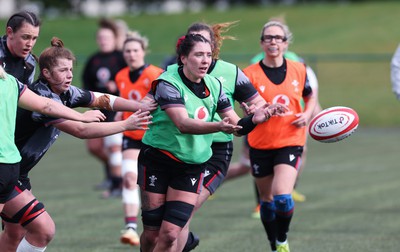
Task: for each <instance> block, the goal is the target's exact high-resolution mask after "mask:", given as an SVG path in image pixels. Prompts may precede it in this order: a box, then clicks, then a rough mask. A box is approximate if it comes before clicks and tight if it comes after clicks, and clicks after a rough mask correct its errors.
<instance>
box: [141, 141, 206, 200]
mask: <svg viewBox="0 0 400 252" xmlns="http://www.w3.org/2000/svg"><path fill="white" fill-rule="evenodd" d="M204 167H205V164H204V163H203V164H187V163H184V162H180V161H177V160H174V159H173V158H171V157H169V156H168V155H167V154H164V153H163V152H161V151H160V150H158V149H156V148H153V147H151V146H148V145H145V144H143V148H142V149H141V150H140V153H139V158H138V182H137V183H138V185H139V186H140V188H141V189H142V190H144V191H147V192H153V193H161V194H166V193H167V190H168V187H171V188H173V189H176V190H180V191H186V192H193V193H200V191H201V187H202V183H203V175H204V173H203V172H204Z"/></svg>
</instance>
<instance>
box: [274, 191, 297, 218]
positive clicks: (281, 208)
mask: <svg viewBox="0 0 400 252" xmlns="http://www.w3.org/2000/svg"><path fill="white" fill-rule="evenodd" d="M274 202H275V206H276V213H277V214H279V215H281V216H288V217H289V216H291V215H292V214H293V210H294V201H293V198H292V195H291V194H281V195H275V196H274Z"/></svg>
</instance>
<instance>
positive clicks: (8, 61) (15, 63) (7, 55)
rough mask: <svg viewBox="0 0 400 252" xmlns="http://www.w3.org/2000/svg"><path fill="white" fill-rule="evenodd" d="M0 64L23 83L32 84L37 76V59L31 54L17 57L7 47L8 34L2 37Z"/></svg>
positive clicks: (0, 39)
mask: <svg viewBox="0 0 400 252" xmlns="http://www.w3.org/2000/svg"><path fill="white" fill-rule="evenodd" d="M0 64H1V66H2V67H3V68H4V70H5V71H6V72H7V73H8V74H11V75H12V76H14V77H15V78H17V79H18V80H19V81H20V82H22V83H23V84H27V85H29V84H31V83H32V82H33V80H34V76H35V67H36V59H35V57H34V56H33V54H29V55H28V56H27V57H26V58H25V59H23V58H19V57H15V56H13V55H12V54H11V52H10V50H9V49H8V47H7V36H6V35H4V36H3V37H1V38H0Z"/></svg>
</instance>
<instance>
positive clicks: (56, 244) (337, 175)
mask: <svg viewBox="0 0 400 252" xmlns="http://www.w3.org/2000/svg"><path fill="white" fill-rule="evenodd" d="M399 141H400V135H399V133H398V130H397V129H384V130H383V129H372V128H361V129H359V130H358V131H357V132H356V133H355V134H354V135H352V136H351V137H350V138H348V139H345V140H343V141H342V142H339V143H332V144H322V143H318V142H316V141H314V140H310V142H309V143H310V145H309V148H310V152H309V157H308V165H307V167H306V169H305V171H304V173H303V175H302V177H301V181H300V184H299V187H298V189H299V190H300V191H301V192H304V193H305V194H306V195H307V201H306V202H305V203H298V204H296V210H295V216H294V219H293V222H292V225H291V231H290V236H289V239H290V245H291V247H292V250H293V251H295V252H312V251H315V252H322V251H323V252H341V251H343V252H348V251H352V252H378V251H391V252H396V251H398V248H399V246H400V234H399V232H398V231H399V226H400V220H399V218H398V212H399V210H400V203H399V201H398V191H399V182H398V178H399V177H400V170H399V165H398V153H399V145H398V143H399ZM236 143H240V142H239V141H237V142H236ZM238 149H239V148H237V150H238ZM101 174H102V172H101V168H100V165H99V164H98V163H97V162H96V161H94V159H92V158H91V157H89V156H88V154H87V153H86V151H85V146H84V142H83V141H81V140H78V139H74V138H73V137H70V136H67V135H62V136H61V139H59V141H58V142H57V143H56V144H55V146H53V148H52V149H51V150H50V151H49V153H48V154H47V156H46V157H45V158H44V160H43V161H42V162H41V163H40V165H38V166H37V168H35V170H34V171H33V172H32V180H33V188H34V193H35V194H36V196H37V197H38V198H39V199H40V200H42V201H43V202H44V203H45V205H46V208H47V210H48V211H49V212H50V214H51V215H52V216H53V217H54V220H55V222H56V225H57V234H56V237H55V239H54V241H53V242H52V243H51V244H50V246H49V248H48V251H52V252H64V251H65V252H66V251H81V252H93V251H98V252H108V251H139V250H138V249H132V248H129V247H125V246H122V245H120V244H119V231H120V229H121V228H122V227H123V214H122V206H121V202H120V200H118V199H114V200H103V199H100V197H99V196H100V193H99V192H96V191H94V190H93V189H92V188H93V185H94V184H96V183H97V182H99V181H100V180H101V179H102V177H101ZM254 202H255V200H254V194H253V187H252V183H251V177H250V176H247V177H242V178H239V179H237V180H234V181H231V182H228V183H226V184H224V185H223V186H222V187H221V188H220V189H219V191H218V192H217V193H216V197H215V199H214V200H209V201H208V202H206V204H205V205H204V207H203V208H202V209H201V210H200V211H199V212H198V213H197V215H196V217H195V218H194V220H193V222H192V230H193V231H195V232H196V233H198V234H199V235H200V237H201V243H200V244H201V245H200V247H199V248H197V249H196V250H195V251H198V252H201V251H203V252H214V251H215V252H217V251H218V252H228V251H229V252H232V251H254V252H258V251H268V247H267V242H266V238H265V235H264V231H263V229H262V226H261V223H260V222H259V220H255V219H252V218H250V214H251V212H252V209H253V207H254V205H255V203H254ZM139 229H140V230H141V227H140V228H139Z"/></svg>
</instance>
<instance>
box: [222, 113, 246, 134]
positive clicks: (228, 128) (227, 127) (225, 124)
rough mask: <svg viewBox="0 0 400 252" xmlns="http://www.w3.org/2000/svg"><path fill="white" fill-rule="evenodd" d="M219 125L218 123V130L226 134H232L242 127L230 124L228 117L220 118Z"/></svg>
mask: <svg viewBox="0 0 400 252" xmlns="http://www.w3.org/2000/svg"><path fill="white" fill-rule="evenodd" d="M219 125H220V131H222V132H225V133H228V134H232V133H234V132H236V131H238V130H240V129H241V128H242V126H239V125H233V124H231V123H230V120H229V117H224V119H222V120H221V121H220V122H219Z"/></svg>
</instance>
